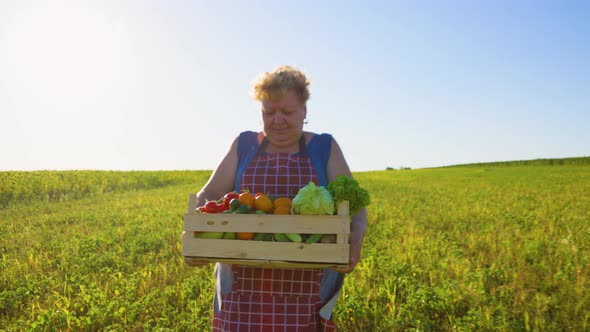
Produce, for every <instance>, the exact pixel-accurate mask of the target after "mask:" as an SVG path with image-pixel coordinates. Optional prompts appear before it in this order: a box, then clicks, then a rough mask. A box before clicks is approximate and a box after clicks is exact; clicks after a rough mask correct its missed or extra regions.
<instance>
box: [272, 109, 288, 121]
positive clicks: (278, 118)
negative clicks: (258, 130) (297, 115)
mask: <svg viewBox="0 0 590 332" xmlns="http://www.w3.org/2000/svg"><path fill="white" fill-rule="evenodd" d="M284 122H285V115H284V114H283V112H275V113H274V114H273V116H272V123H274V124H282V123H284Z"/></svg>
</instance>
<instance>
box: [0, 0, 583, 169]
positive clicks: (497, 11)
mask: <svg viewBox="0 0 590 332" xmlns="http://www.w3.org/2000/svg"><path fill="white" fill-rule="evenodd" d="M589 59H590V2H588V1H381V2H380V1H355V2H351V1H289V2H283V1H238V0H236V1H84V0H80V1H16V0H14V1H9V0H0V170H37V169H58V170H61V169H110V170H175V169H213V168H215V167H216V166H217V164H218V163H219V161H220V160H221V158H222V156H223V155H224V154H225V153H226V151H227V149H228V147H229V145H230V143H231V142H232V140H233V139H234V138H235V137H236V136H237V135H238V133H239V132H240V131H242V130H260V129H261V120H260V116H259V110H258V106H257V104H256V103H254V102H253V101H252V100H251V99H250V97H249V96H248V91H249V88H250V83H251V81H252V80H253V79H254V78H255V77H256V76H257V75H258V74H259V73H260V72H262V71H266V70H271V69H273V68H274V67H276V66H278V65H281V64H291V65H295V66H297V67H299V68H301V69H303V70H304V71H305V72H306V73H308V75H309V76H310V77H311V80H312V85H311V93H312V95H311V99H310V101H309V104H308V120H309V124H307V125H306V126H305V129H306V130H310V131H315V132H329V133H331V134H333V135H334V137H335V138H336V140H337V141H338V142H339V143H340V145H341V147H342V149H343V151H344V153H345V157H346V158H347V160H348V163H349V165H350V166H351V168H352V170H353V171H365V170H383V169H385V168H386V167H388V166H390V167H395V168H398V167H400V166H407V167H412V168H421V167H433V166H443V165H451V164H459V163H472V162H486V161H503V160H515V159H535V158H554V157H574V156H589V155H590V143H589V142H590V121H589V120H590V119H589V118H590V116H589V114H590V65H589V62H588V61H589Z"/></svg>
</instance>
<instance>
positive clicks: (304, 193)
mask: <svg viewBox="0 0 590 332" xmlns="http://www.w3.org/2000/svg"><path fill="white" fill-rule="evenodd" d="M291 206H292V207H293V211H295V213H298V214H315V215H322V214H330V215H331V214H334V199H333V198H332V195H331V194H330V192H329V191H328V189H326V188H325V187H322V186H319V187H318V186H316V185H315V183H313V182H309V184H308V185H306V186H305V187H303V188H301V189H299V192H298V193H297V196H295V198H293V201H292V202H291Z"/></svg>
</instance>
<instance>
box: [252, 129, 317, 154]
mask: <svg viewBox="0 0 590 332" xmlns="http://www.w3.org/2000/svg"><path fill="white" fill-rule="evenodd" d="M267 146H268V140H267V139H266V136H265V137H264V138H263V139H262V142H261V143H260V145H259V146H258V150H256V155H257V156H260V155H262V154H263V153H264V150H266V147H267ZM299 156H300V157H301V158H307V149H306V146H305V136H304V135H303V134H302V135H301V137H300V138H299Z"/></svg>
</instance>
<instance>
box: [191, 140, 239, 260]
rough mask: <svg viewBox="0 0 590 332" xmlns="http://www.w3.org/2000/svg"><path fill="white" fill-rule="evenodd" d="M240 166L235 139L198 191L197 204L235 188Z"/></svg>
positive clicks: (200, 204) (213, 198)
mask: <svg viewBox="0 0 590 332" xmlns="http://www.w3.org/2000/svg"><path fill="white" fill-rule="evenodd" d="M237 168H238V140H237V139H235V140H234V142H233V143H232V145H231V147H230V148H229V151H228V152H227V154H226V155H225V157H224V158H223V160H222V161H221V163H219V166H217V168H216V169H215V171H213V174H211V177H210V178H209V181H207V183H206V184H205V185H204V186H203V188H202V189H201V190H200V191H199V192H198V193H197V206H202V205H203V204H205V203H206V202H207V200H210V201H212V200H218V199H220V198H221V197H223V196H224V195H225V194H227V193H228V192H230V191H232V190H233V189H234V182H235V178H236V170H237ZM186 236H192V234H189V233H186V232H184V231H183V232H182V238H185V237H186ZM184 261H185V263H186V264H188V265H190V266H202V265H206V264H208V263H209V262H207V261H201V260H199V259H197V258H186V257H185V259H184Z"/></svg>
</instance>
